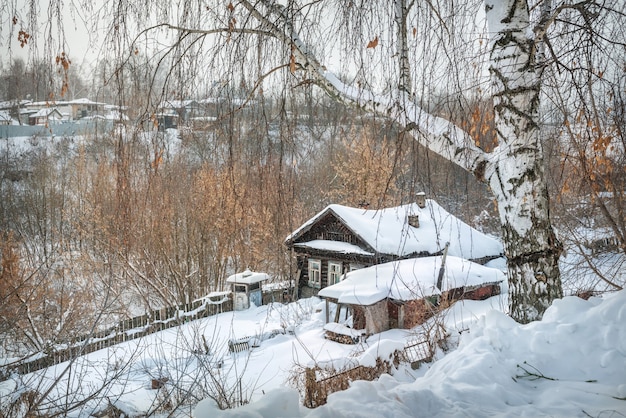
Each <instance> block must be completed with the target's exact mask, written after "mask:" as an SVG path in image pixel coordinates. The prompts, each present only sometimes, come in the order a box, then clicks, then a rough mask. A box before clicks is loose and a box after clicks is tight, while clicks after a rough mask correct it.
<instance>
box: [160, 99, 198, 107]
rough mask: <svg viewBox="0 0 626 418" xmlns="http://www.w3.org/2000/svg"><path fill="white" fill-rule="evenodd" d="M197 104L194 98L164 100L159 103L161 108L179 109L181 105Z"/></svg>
mask: <svg viewBox="0 0 626 418" xmlns="http://www.w3.org/2000/svg"><path fill="white" fill-rule="evenodd" d="M197 104H198V102H197V101H195V100H164V101H162V102H161V104H159V108H161V109H181V108H183V107H192V106H196V105H197Z"/></svg>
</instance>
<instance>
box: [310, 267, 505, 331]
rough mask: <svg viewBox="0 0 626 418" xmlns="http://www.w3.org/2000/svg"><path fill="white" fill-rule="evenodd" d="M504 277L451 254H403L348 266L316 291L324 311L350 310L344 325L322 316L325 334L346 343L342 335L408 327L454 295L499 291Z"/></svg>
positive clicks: (467, 296)
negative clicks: (323, 302)
mask: <svg viewBox="0 0 626 418" xmlns="http://www.w3.org/2000/svg"><path fill="white" fill-rule="evenodd" d="M444 260H445V261H444ZM444 263H445V264H444ZM440 274H441V275H442V276H441V277H442V279H441V283H440V285H441V288H438V287H437V284H438V279H439V276H440ZM504 278H505V277H504V273H502V272H501V271H500V270H498V269H495V268H491V267H486V266H483V265H480V264H477V263H474V262H471V261H469V260H465V259H462V258H459V257H454V256H448V257H442V256H435V257H422V258H413V259H405V260H399V261H392V262H389V263H384V264H379V265H375V266H372V267H368V268H364V269H361V270H357V271H353V272H351V273H348V274H347V275H346V277H345V280H343V281H341V282H339V283H337V284H334V285H332V286H329V287H326V288H324V289H322V290H320V292H319V296H320V297H321V298H323V299H325V300H326V304H327V306H326V312H329V306H328V305H329V304H330V303H335V304H337V305H338V308H337V311H336V312H340V309H341V306H345V307H347V308H348V309H349V311H350V318H351V321H349V323H348V324H342V323H341V321H340V318H338V317H335V318H334V320H333V321H331V318H327V319H326V322H327V323H329V324H330V325H329V326H327V327H326V334H327V336H330V338H331V339H335V340H338V341H340V342H346V341H349V340H347V339H346V338H345V336H346V335H349V336H351V337H352V338H353V339H354V336H355V335H371V334H376V333H379V332H382V331H386V330H388V329H391V328H401V329H410V328H413V327H415V326H416V325H419V324H422V323H423V322H425V321H426V320H427V319H429V318H430V317H432V316H433V315H434V314H436V313H437V312H438V311H439V310H440V309H441V308H442V307H448V306H450V304H452V303H455V302H456V301H458V300H461V299H473V300H482V299H486V298H488V297H491V296H494V295H497V294H499V293H500V283H501V282H502V281H504ZM342 330H343V331H342Z"/></svg>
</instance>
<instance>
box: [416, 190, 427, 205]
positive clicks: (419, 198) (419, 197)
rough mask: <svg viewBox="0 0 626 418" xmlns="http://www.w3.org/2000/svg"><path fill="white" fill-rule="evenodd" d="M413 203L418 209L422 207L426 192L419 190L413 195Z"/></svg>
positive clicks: (424, 203)
mask: <svg viewBox="0 0 626 418" xmlns="http://www.w3.org/2000/svg"><path fill="white" fill-rule="evenodd" d="M415 203H417V206H418V207H419V208H420V209H424V208H425V207H426V193H424V192H419V193H417V194H416V195H415Z"/></svg>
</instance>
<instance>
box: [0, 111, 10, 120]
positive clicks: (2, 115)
mask: <svg viewBox="0 0 626 418" xmlns="http://www.w3.org/2000/svg"><path fill="white" fill-rule="evenodd" d="M0 122H11V115H9V112H6V111H4V110H0Z"/></svg>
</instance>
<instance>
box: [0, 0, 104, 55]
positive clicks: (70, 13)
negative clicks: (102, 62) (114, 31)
mask: <svg viewBox="0 0 626 418" xmlns="http://www.w3.org/2000/svg"><path fill="white" fill-rule="evenodd" d="M31 3H32V4H33V5H34V6H35V9H34V10H31V8H30V4H31ZM57 3H60V7H61V8H60V9H59V8H57ZM57 10H60V13H58V12H57ZM59 16H60V17H61V18H59ZM60 26H62V30H63V32H60V31H59V27H60ZM20 31H25V32H26V33H28V34H29V35H30V38H29V39H28V40H27V41H28V42H27V43H26V44H25V45H24V46H23V47H22V46H21V45H20V40H19V39H18V38H19V37H20ZM97 35H98V33H97V30H95V25H94V24H93V22H90V21H88V20H87V19H86V18H85V17H84V15H83V13H82V12H81V11H80V10H79V9H78V8H77V7H76V6H75V5H74V2H72V1H70V2H60V1H59V0H32V1H31V0H2V1H0V52H1V53H0V57H1V58H0V59H1V60H2V62H3V64H7V63H8V62H9V61H10V60H11V59H13V58H18V57H19V58H23V59H25V60H26V59H28V58H38V57H44V56H46V55H48V56H52V57H55V56H56V55H57V54H59V53H61V52H65V53H66V54H68V55H69V57H70V60H71V61H72V63H73V64H76V65H78V66H83V65H85V64H87V66H88V65H89V64H92V63H93V62H94V61H95V60H96V59H97V54H98V50H99V45H98V36H97ZM63 42H64V43H63Z"/></svg>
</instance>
